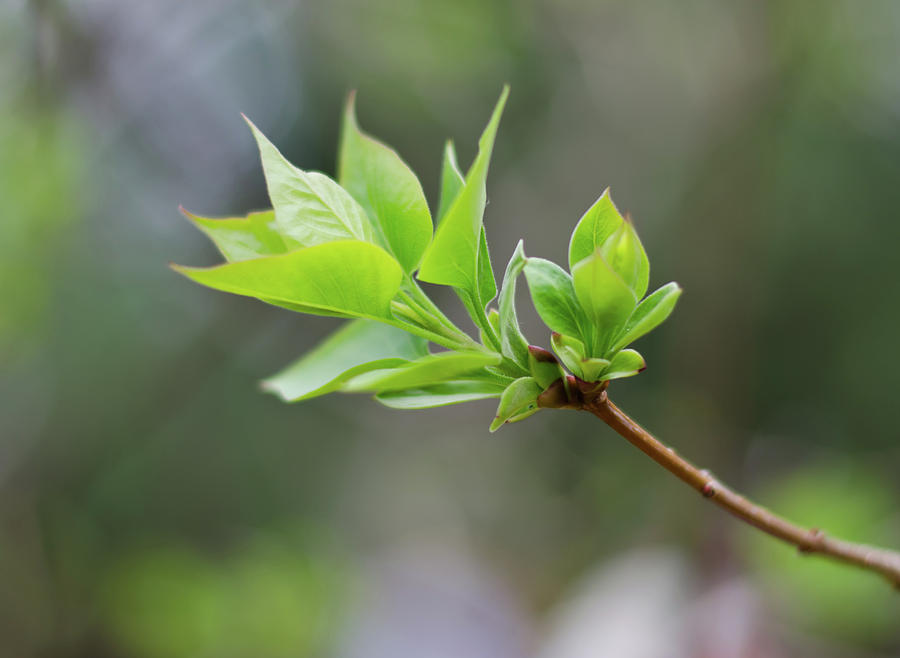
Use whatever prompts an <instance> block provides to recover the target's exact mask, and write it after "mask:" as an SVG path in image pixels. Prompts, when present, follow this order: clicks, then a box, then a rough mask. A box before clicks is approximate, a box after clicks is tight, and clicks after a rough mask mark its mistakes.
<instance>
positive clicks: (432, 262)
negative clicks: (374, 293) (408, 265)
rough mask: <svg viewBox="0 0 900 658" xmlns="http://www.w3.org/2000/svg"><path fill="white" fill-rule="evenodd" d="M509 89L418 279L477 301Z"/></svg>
mask: <svg viewBox="0 0 900 658" xmlns="http://www.w3.org/2000/svg"><path fill="white" fill-rule="evenodd" d="M508 94H509V88H508V87H504V89H503V93H502V94H501V95H500V100H499V101H498V102H497V105H496V107H495V108H494V113H493V115H492V116H491V120H490V122H489V123H488V125H487V128H485V130H484V132H483V133H482V135H481V139H480V140H479V141H478V155H477V156H476V157H475V161H474V162H473V163H472V166H471V168H470V169H469V172H468V174H467V175H466V180H465V183H464V185H463V187H462V189H461V190H459V192H458V194H457V195H456V197H455V198H454V200H453V203H451V204H450V207H449V208H448V209H447V211H446V213H445V214H444V216H443V219H442V220H441V222H440V224H439V225H438V228H437V232H436V233H435V236H434V241H433V242H432V243H431V245H430V246H429V247H428V249H427V250H426V252H425V256H424V258H423V259H422V266H421V268H420V269H419V274H418V277H419V279H421V280H422V281H427V282H429V283H438V284H443V285H448V286H453V287H455V288H459V289H461V290H464V291H466V292H467V293H468V294H469V295H470V296H471V297H472V298H473V299H480V295H479V293H478V278H479V266H478V252H479V248H480V245H481V229H482V222H483V219H484V207H485V203H486V200H487V196H486V188H485V184H486V181H487V173H488V165H489V163H490V159H491V152H492V150H493V147H494V138H495V137H496V135H497V127H498V125H499V123H500V115H501V113H502V112H503V106H504V105H505V104H506V98H507V95H508Z"/></svg>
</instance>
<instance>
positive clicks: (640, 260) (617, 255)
mask: <svg viewBox="0 0 900 658" xmlns="http://www.w3.org/2000/svg"><path fill="white" fill-rule="evenodd" d="M600 254H601V255H602V256H603V260H605V261H606V263H607V265H609V266H610V268H611V269H612V271H613V272H615V273H616V274H618V275H619V276H620V277H622V280H623V281H624V282H625V284H626V285H627V286H628V287H629V288H631V290H632V291H633V292H634V296H635V298H636V299H640V298H641V297H643V296H644V294H645V293H646V292H647V282H648V281H649V280H650V261H649V260H647V254H646V252H645V251H644V246H643V245H642V244H641V240H640V238H638V235H637V232H636V231H635V230H634V225H633V224H632V223H631V221H630V220H626V221H625V222H623V223H622V225H621V226H620V227H619V228H618V230H616V232H615V233H613V234H612V235H611V236H609V238H607V239H606V242H604V243H603V245H602V246H601V247H600Z"/></svg>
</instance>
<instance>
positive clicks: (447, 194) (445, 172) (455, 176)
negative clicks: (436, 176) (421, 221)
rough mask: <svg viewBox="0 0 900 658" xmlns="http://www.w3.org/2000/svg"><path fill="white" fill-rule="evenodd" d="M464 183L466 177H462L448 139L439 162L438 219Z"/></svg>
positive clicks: (454, 152) (451, 203) (445, 211)
mask: <svg viewBox="0 0 900 658" xmlns="http://www.w3.org/2000/svg"><path fill="white" fill-rule="evenodd" d="M465 183H466V179H465V178H463V175H462V172H461V171H460V170H459V165H458V164H457V162H456V149H455V148H454V147H453V142H452V141H451V140H449V139H448V140H447V143H446V144H445V145H444V160H443V162H442V163H441V198H440V201H439V203H438V214H437V216H438V221H440V220H441V219H443V218H444V215H446V214H447V211H448V210H450V206H452V205H453V202H454V201H455V200H456V197H457V196H458V195H459V191H460V190H461V189H462V188H463V185H465Z"/></svg>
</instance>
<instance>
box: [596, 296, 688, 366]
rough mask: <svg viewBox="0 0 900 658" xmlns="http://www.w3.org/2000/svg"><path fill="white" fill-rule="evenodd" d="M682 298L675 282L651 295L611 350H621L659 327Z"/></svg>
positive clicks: (639, 306) (636, 310)
mask: <svg viewBox="0 0 900 658" xmlns="http://www.w3.org/2000/svg"><path fill="white" fill-rule="evenodd" d="M680 296H681V288H680V287H679V286H678V284H677V283H675V282H674V281H672V282H670V283H667V284H666V285H664V286H663V287H661V288H659V289H658V290H657V291H656V292H654V293H653V294H652V295H649V296H648V297H647V298H646V299H644V301H642V302H641V303H640V304H638V306H637V308H636V309H634V312H633V313H632V314H631V317H629V318H628V321H627V322H626V323H625V326H624V327H623V328H622V331H621V333H620V334H619V335H618V336H617V337H616V340H615V343H614V344H613V345H612V347H611V349H612V350H617V349H621V348H623V347H625V346H626V345H628V344H629V343H633V342H634V341H636V340H637V339H638V338H640V337H641V336H643V335H645V334H647V333H648V332H650V331H652V330H653V329H655V328H656V327H658V326H659V325H660V324H661V323H662V322H663V321H664V320H665V319H666V318H667V317H669V314H670V313H671V312H672V309H674V308H675V302H677V301H678V298H679V297H680Z"/></svg>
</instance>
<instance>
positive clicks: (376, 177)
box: [338, 94, 433, 272]
mask: <svg viewBox="0 0 900 658" xmlns="http://www.w3.org/2000/svg"><path fill="white" fill-rule="evenodd" d="M354 99H355V95H354V94H351V95H350V97H349V98H348V99H347V107H346V109H345V111H344V123H343V129H342V132H341V145H340V153H339V156H338V182H340V184H341V185H342V186H343V187H344V188H345V189H346V190H347V191H348V192H349V193H350V194H351V195H352V196H353V198H354V199H356V201H358V202H359V204H360V205H361V206H362V207H363V209H364V210H365V211H366V212H367V213H368V215H369V217H370V218H372V220H373V221H374V222H375V224H376V225H377V226H378V227H379V228H380V229H381V233H382V234H383V236H384V239H385V241H386V242H387V245H388V247H389V248H390V251H391V252H392V253H393V254H394V256H396V257H397V260H398V261H399V263H400V265H401V266H402V267H403V269H404V270H405V271H406V272H412V271H414V270H415V269H416V267H418V265H419V261H420V260H421V259H422V254H423V253H425V249H426V247H428V243H429V242H431V234H432V231H433V227H432V224H431V213H430V212H429V210H428V202H427V201H426V200H425V192H423V191H422V185H421V184H420V183H419V179H418V178H416V175H415V174H414V173H413V171H412V170H411V169H410V168H409V166H408V165H407V164H406V163H405V162H404V161H403V160H402V159H401V158H400V156H399V155H397V152H396V151H394V149H392V148H390V147H389V146H387V145H385V144H383V143H381V142H379V141H378V140H376V139H374V138H373V137H371V136H370V135H368V134H366V133H364V132H363V131H362V130H360V128H359V125H358V123H357V121H356V111H355V106H354Z"/></svg>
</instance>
